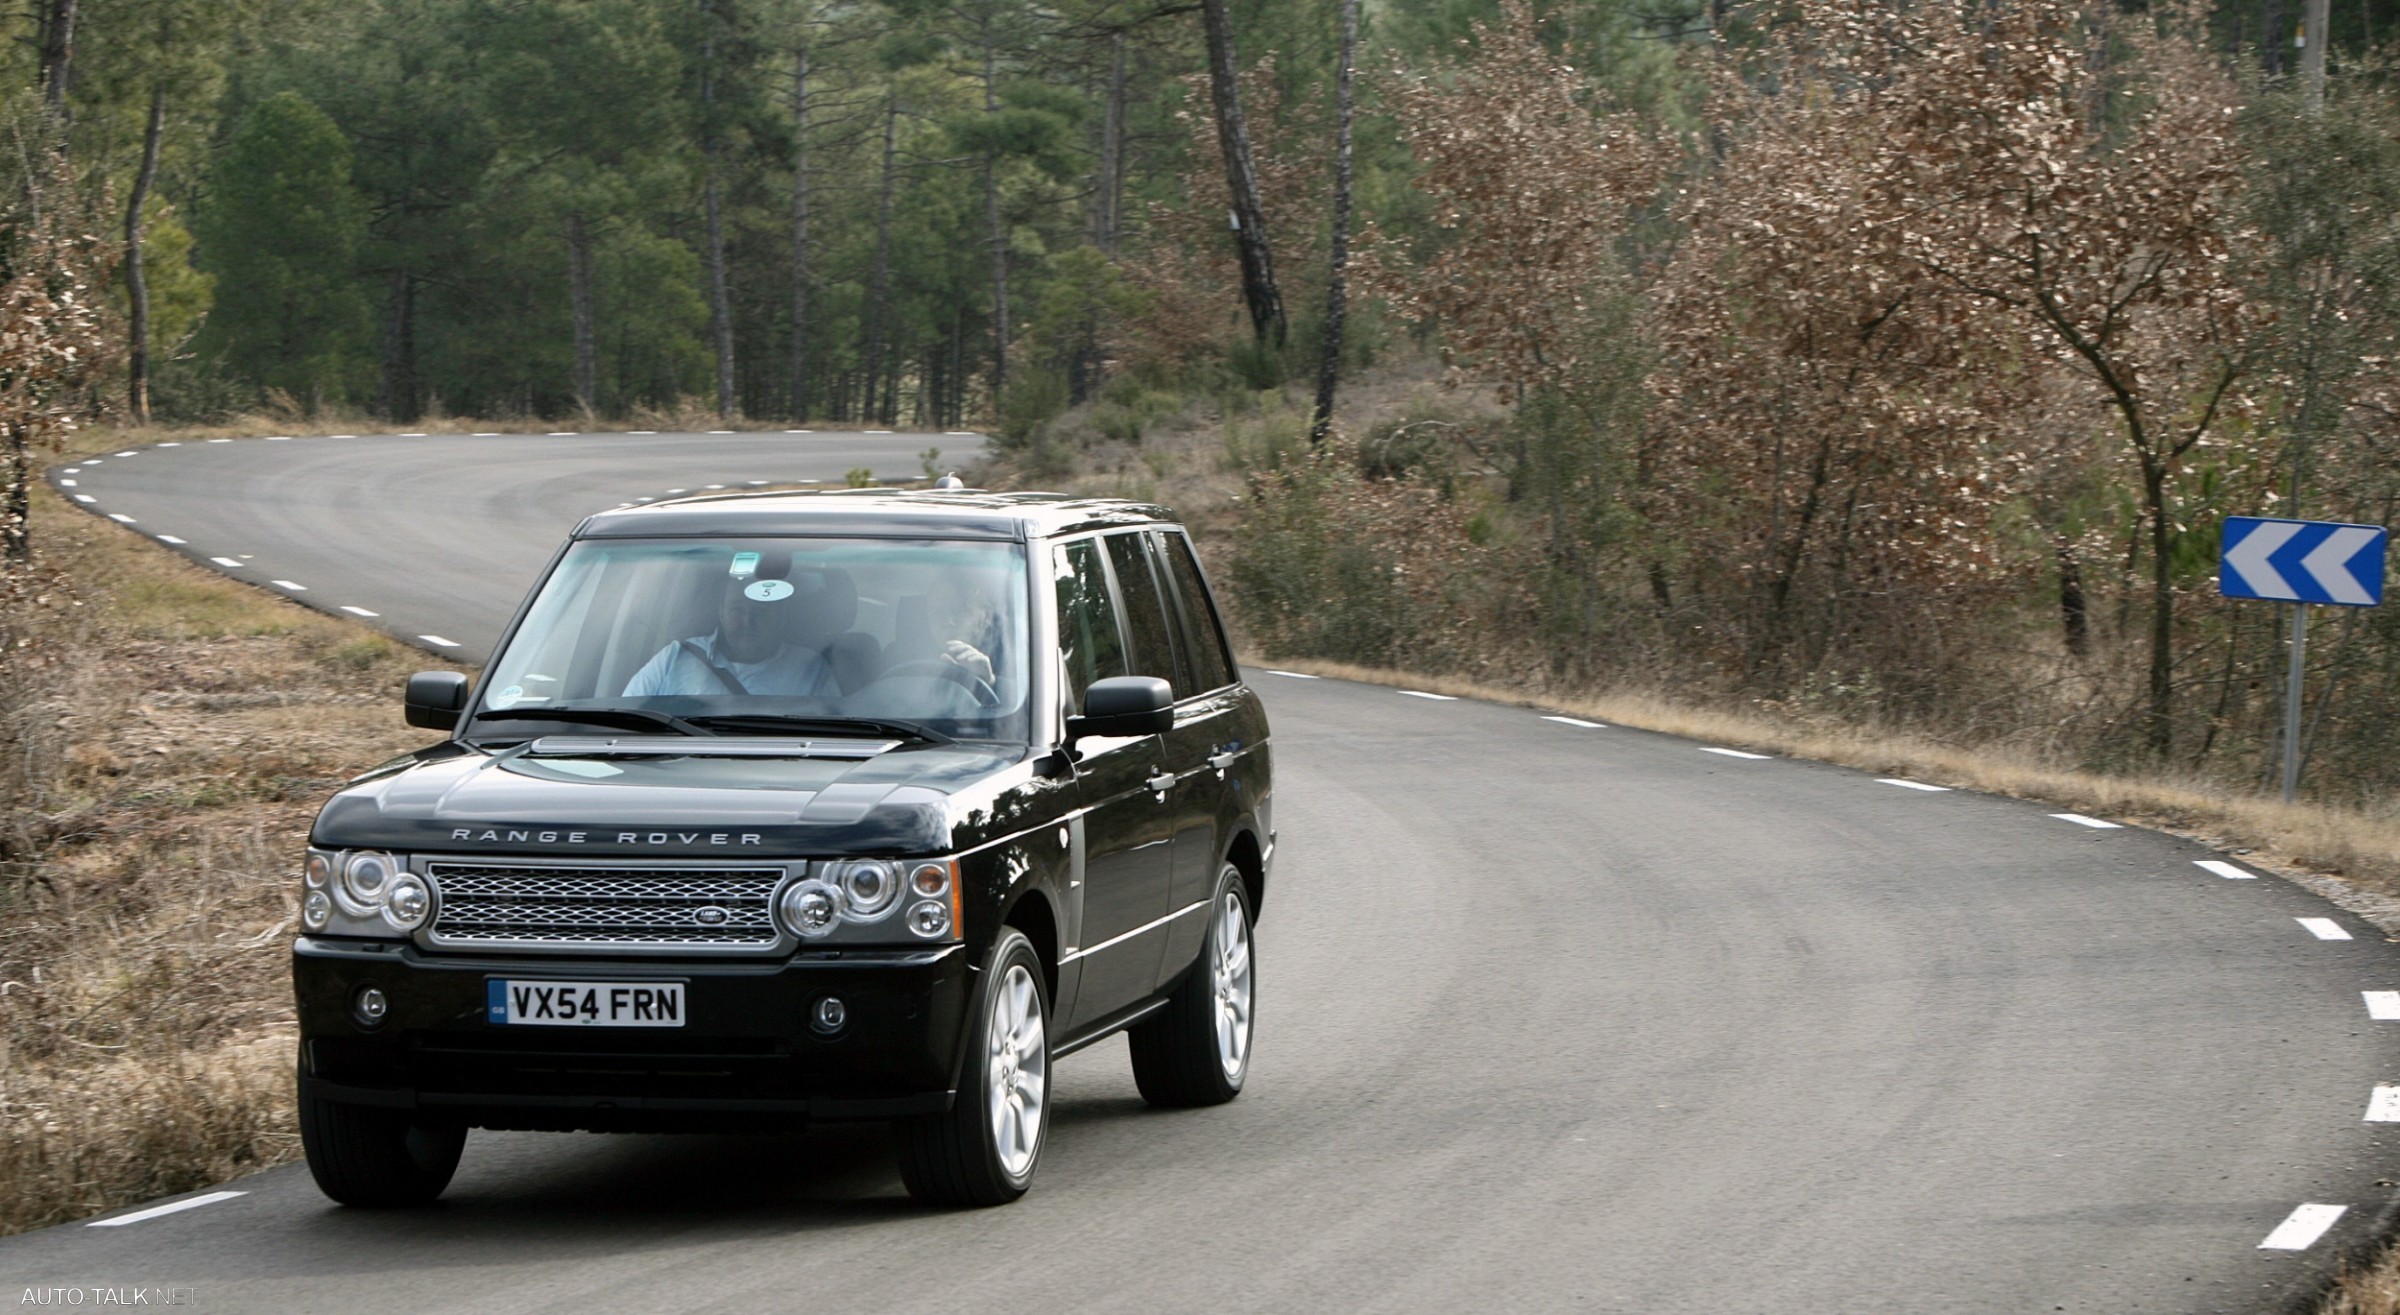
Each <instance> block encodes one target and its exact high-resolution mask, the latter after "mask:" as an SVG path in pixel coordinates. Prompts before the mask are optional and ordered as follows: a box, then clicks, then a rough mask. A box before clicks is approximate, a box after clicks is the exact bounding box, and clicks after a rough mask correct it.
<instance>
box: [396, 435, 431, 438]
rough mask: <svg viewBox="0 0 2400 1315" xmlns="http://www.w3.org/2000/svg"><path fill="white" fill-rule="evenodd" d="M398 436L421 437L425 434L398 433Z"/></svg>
mask: <svg viewBox="0 0 2400 1315" xmlns="http://www.w3.org/2000/svg"><path fill="white" fill-rule="evenodd" d="M400 437H402V438H423V437H425V436H424V435H423V434H402V435H400Z"/></svg>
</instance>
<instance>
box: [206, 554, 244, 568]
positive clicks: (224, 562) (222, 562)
mask: <svg viewBox="0 0 2400 1315" xmlns="http://www.w3.org/2000/svg"><path fill="white" fill-rule="evenodd" d="M208 560H210V561H212V562H215V563H216V564H217V565H219V566H224V567H229V568H231V569H233V570H237V571H238V570H240V569H241V568H242V564H241V563H240V562H237V561H235V560H233V559H232V558H231V557H211V558H209V559H208Z"/></svg>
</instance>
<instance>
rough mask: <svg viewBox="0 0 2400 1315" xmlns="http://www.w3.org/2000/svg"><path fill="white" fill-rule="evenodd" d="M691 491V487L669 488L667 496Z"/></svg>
mask: <svg viewBox="0 0 2400 1315" xmlns="http://www.w3.org/2000/svg"><path fill="white" fill-rule="evenodd" d="M689 492H691V490H690V489H668V490H667V496H668V497H670V498H671V497H674V496H675V495H676V494H678V493H689Z"/></svg>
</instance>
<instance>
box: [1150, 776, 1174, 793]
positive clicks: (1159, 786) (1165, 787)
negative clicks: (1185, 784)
mask: <svg viewBox="0 0 2400 1315" xmlns="http://www.w3.org/2000/svg"><path fill="white" fill-rule="evenodd" d="M1147 784H1148V785H1149V787H1150V788H1151V789H1153V790H1155V791H1157V792H1158V793H1160V794H1165V793H1166V792H1167V791H1169V790H1172V789H1174V788H1175V773H1173V772H1160V773H1159V774H1158V775H1156V776H1153V777H1151V778H1150V780H1149V781H1148V782H1147Z"/></svg>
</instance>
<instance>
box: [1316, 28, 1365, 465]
mask: <svg viewBox="0 0 2400 1315" xmlns="http://www.w3.org/2000/svg"><path fill="white" fill-rule="evenodd" d="M1357 63H1358V0H1342V54H1341V68H1340V70H1339V71H1338V72H1337V73H1336V74H1335V77H1336V79H1337V81H1336V84H1335V85H1336V92H1335V98H1336V102H1337V104H1336V108H1335V113H1336V115H1337V118H1338V122H1337V124H1336V126H1335V128H1334V145H1333V253H1332V255H1331V257H1330V258H1329V259H1328V260H1327V262H1326V270H1325V344H1324V346H1325V352H1324V356H1323V358H1322V359H1321V360H1320V361H1319V362H1318V364H1317V410H1316V414H1315V416H1314V417H1313V418H1312V419H1311V420H1310V422H1309V426H1308V441H1309V442H1311V443H1322V442H1324V441H1325V435H1326V434H1327V433H1329V432H1331V430H1332V429H1333V390H1334V387H1335V385H1336V384H1337V383H1338V382H1339V381H1340V379H1341V373H1342V331H1343V328H1344V327H1345V325H1346V324H1347V322H1348V319H1349V311H1350V306H1349V291H1350V288H1349V272H1350V115H1351V109H1352V106H1351V95H1350V80H1351V73H1352V70H1353V69H1354V68H1355V66H1356V65H1357Z"/></svg>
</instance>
